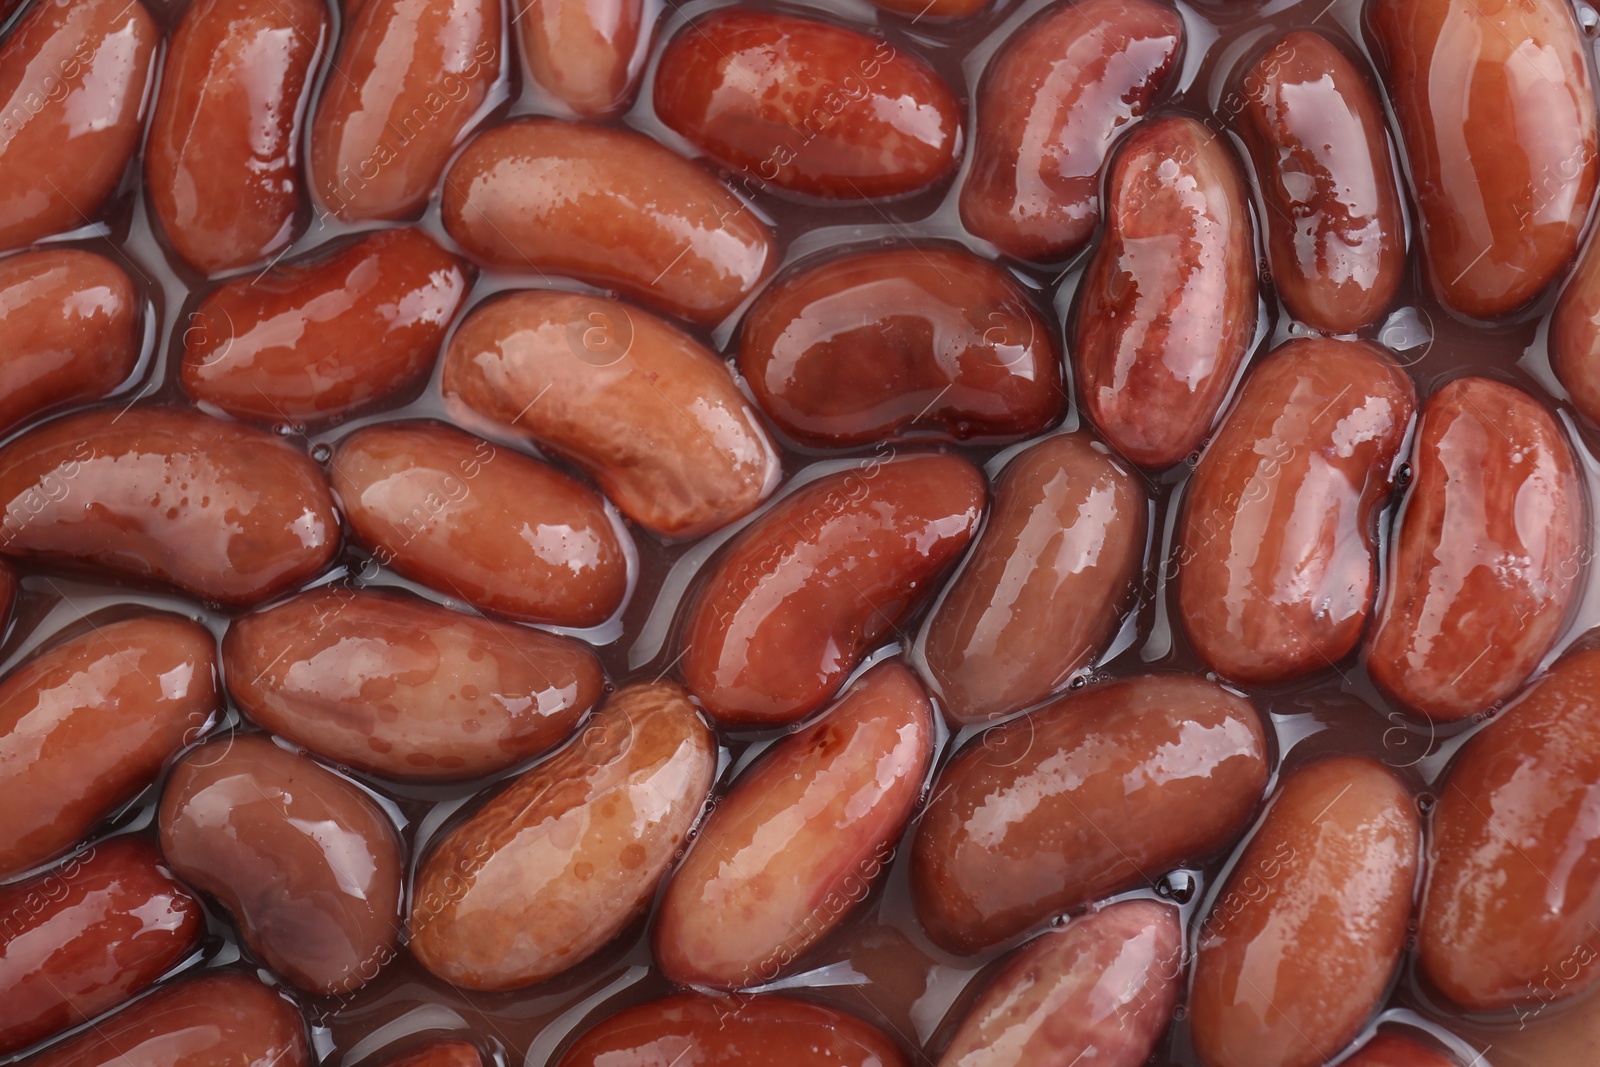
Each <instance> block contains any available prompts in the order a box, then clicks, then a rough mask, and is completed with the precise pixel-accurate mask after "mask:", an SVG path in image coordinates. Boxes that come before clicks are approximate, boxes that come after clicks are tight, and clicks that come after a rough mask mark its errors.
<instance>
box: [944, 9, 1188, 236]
mask: <svg viewBox="0 0 1600 1067" xmlns="http://www.w3.org/2000/svg"><path fill="white" fill-rule="evenodd" d="M1183 38H1184V34H1183V20H1182V19H1181V18H1179V17H1178V13H1177V12H1176V11H1174V10H1173V9H1172V8H1170V7H1168V6H1166V5H1165V4H1162V3H1156V2H1154V0H1079V2H1069V3H1059V4H1053V5H1051V6H1050V7H1048V8H1046V9H1045V10H1044V11H1043V12H1041V13H1040V14H1039V15H1038V16H1036V17H1035V18H1033V19H1032V20H1030V21H1029V22H1027V23H1026V24H1024V25H1023V26H1022V27H1021V28H1020V29H1018V30H1017V31H1016V32H1015V33H1013V34H1012V35H1011V37H1010V39H1009V40H1007V42H1006V43H1005V45H1004V47H1003V48H1002V50H1001V52H1000V54H999V55H998V56H997V57H996V58H995V59H994V60H993V61H992V62H991V63H990V64H989V68H988V70H987V71H986V73H985V74H984V77H983V82H982V84H981V85H980V87H979V90H978V126H977V133H976V135H975V143H974V145H973V156H972V170H971V172H970V173H968V175H967V177H966V182H965V184H964V185H963V186H962V188H961V221H962V222H964V223H966V226H967V229H969V230H971V231H972V232H973V234H975V235H976V236H978V237H981V238H983V239H984V240H985V241H989V242H992V243H993V244H995V245H998V246H999V248H1000V250H1001V251H1002V252H1005V253H1006V254H1007V255H1012V256H1016V257H1017V258H1018V259H1032V260H1060V259H1066V258H1067V257H1069V256H1071V255H1072V254H1073V253H1074V252H1076V251H1077V250H1078V249H1080V248H1082V247H1083V245H1084V244H1086V243H1087V242H1088V240H1089V238H1090V237H1091V236H1093V234H1094V229H1095V226H1096V224H1097V223H1098V222H1099V219H1100V167H1101V164H1102V163H1103V162H1104V161H1105V158H1106V155H1107V153H1109V152H1110V150H1111V145H1112V142H1113V141H1115V140H1116V139H1117V137H1118V136H1120V135H1121V134H1122V133H1123V131H1124V129H1125V128H1126V127H1127V126H1128V125H1129V124H1130V123H1133V122H1135V121H1137V120H1138V118H1139V117H1140V116H1141V115H1143V114H1144V112H1145V111H1146V110H1148V109H1149V108H1150V107H1152V106H1153V105H1154V104H1156V103H1157V102H1159V101H1160V100H1161V99H1162V98H1163V97H1164V96H1165V95H1166V89H1167V85H1168V82H1169V81H1170V79H1171V75H1172V71H1173V67H1174V66H1175V64H1176V63H1177V60H1178V53H1179V52H1180V51H1181V50H1182V48H1183Z"/></svg>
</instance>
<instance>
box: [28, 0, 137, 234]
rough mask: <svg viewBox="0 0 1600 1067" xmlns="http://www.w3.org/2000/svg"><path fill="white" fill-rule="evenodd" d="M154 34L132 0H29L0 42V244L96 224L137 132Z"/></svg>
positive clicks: (125, 164)
mask: <svg viewBox="0 0 1600 1067" xmlns="http://www.w3.org/2000/svg"><path fill="white" fill-rule="evenodd" d="M160 39H161V31H160V29H159V28H158V27H157V26H156V23H155V20H154V19H152V18H151V17H150V13H149V12H148V11H146V10H145V7H144V5H143V4H141V3H139V2H138V0H131V2H130V0H38V2H37V3H35V4H34V6H33V8H32V9H31V10H30V11H28V12H27V13H26V14H24V15H23V16H22V18H21V19H20V20H19V21H18V22H17V25H16V28H15V29H14V30H13V31H12V33H11V35H10V36H9V37H8V38H7V40H6V42H5V44H4V45H3V46H0V115H3V116H5V118H4V120H3V124H0V249H4V248H18V247H20V246H22V245H27V244H32V243H33V242H35V241H37V240H39V239H40V238H42V237H49V236H50V235H51V234H56V233H63V232H65V231H67V230H73V229H77V228H78V227H79V226H82V225H84V224H85V223H89V222H92V221H94V220H95V217H96V216H98V215H99V214H100V211H101V209H102V208H103V207H104V205H105V202H106V201H107V200H108V199H109V198H110V196H111V194H112V193H113V192H114V191H115V190H116V188H117V185H118V184H119V183H120V182H121V181H122V176H123V174H124V173H126V172H127V169H128V163H129V162H130V161H131V160H132V159H133V154H134V152H135V151H137V150H138V148H139V139H140V136H141V135H142V134H143V133H144V103H145V97H146V96H147V95H148V94H149V91H150V78H151V65H152V60H153V59H154V56H155V51H156V45H157V44H158V43H159V42H160Z"/></svg>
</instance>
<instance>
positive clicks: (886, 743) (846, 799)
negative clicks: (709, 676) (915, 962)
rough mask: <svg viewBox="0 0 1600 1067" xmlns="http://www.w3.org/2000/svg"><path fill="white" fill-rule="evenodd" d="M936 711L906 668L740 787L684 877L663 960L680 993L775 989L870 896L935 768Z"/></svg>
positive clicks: (886, 672) (659, 924) (715, 817)
mask: <svg viewBox="0 0 1600 1067" xmlns="http://www.w3.org/2000/svg"><path fill="white" fill-rule="evenodd" d="M933 743H934V737H933V708H932V706H931V705H930V704H929V703H928V698H927V696H926V694H924V693H923V691H922V687H921V686H920V685H918V684H917V680H916V678H915V676H913V675H912V673H911V672H910V671H909V670H907V669H906V668H905V667H903V666H901V665H900V664H899V663H896V662H888V663H881V664H879V665H878V666H876V667H873V668H872V669H871V670H870V671H868V672H867V673H866V674H865V675H863V676H862V677H861V679H860V680H859V681H858V682H856V684H855V685H853V686H851V687H850V688H849V689H847V690H845V693H844V695H843V696H842V697H840V698H839V701H838V703H837V704H835V705H834V706H833V708H831V709H830V710H829V711H828V712H827V714H826V715H824V716H823V717H822V718H821V719H819V720H818V721H817V722H815V723H812V724H811V725H810V726H809V727H807V728H806V729H804V730H802V731H801V732H800V733H798V734H795V735H794V736H792V737H787V738H784V739H783V740H782V741H779V742H778V743H777V744H776V745H775V746H774V747H773V748H772V750H771V751H770V752H768V753H767V754H765V755H764V756H763V757H762V759H761V761H760V762H759V763H757V764H756V765H755V766H754V767H752V768H751V769H750V770H748V771H746V772H745V773H744V774H743V775H741V776H740V777H739V779H738V780H737V781H736V782H735V783H734V786H733V789H732V790H731V791H730V792H729V793H728V795H727V796H726V797H725V798H724V799H723V801H722V803H720V804H719V805H717V807H716V809H715V810H714V811H713V812H712V813H711V817H710V819H709V820H707V822H706V825H705V827H704V828H703V829H702V830H701V831H700V837H699V839H698V840H697V841H696V842H695V844H694V846H693V847H692V848H690V849H689V854H688V855H687V856H686V857H684V860H683V863H682V865H681V866H679V868H678V869H677V870H676V871H674V872H673V875H672V880H671V881H670V882H668V883H667V890H666V892H665V893H664V894H663V895H662V898H661V905H660V907H659V908H658V910H657V913H656V925H655V932H654V947H655V957H656V961H657V962H658V963H659V964H660V965H661V969H662V970H663V971H664V972H665V973H666V975H667V977H668V978H670V979H672V980H673V981H674V982H677V983H678V984H679V985H694V986H700V987H709V988H716V989H739V988H745V987H749V986H754V985H762V984H765V983H767V982H770V981H772V980H773V979H774V978H776V977H777V976H778V975H779V974H781V973H783V972H784V971H785V970H788V969H789V965H790V964H791V963H793V962H794V961H795V960H797V959H801V958H803V957H804V955H805V953H806V950H807V949H809V948H811V947H812V946H813V945H815V944H816V943H817V942H818V941H819V940H821V939H822V938H823V937H824V936H826V935H827V934H828V933H829V932H830V931H832V930H833V929H834V928H835V927H837V926H838V925H839V923H840V922H842V921H844V919H845V917H846V916H847V915H849V914H850V913H851V912H852V911H853V910H854V909H855V908H856V907H857V906H858V905H859V904H860V903H861V901H862V900H864V899H865V898H866V896H867V893H868V892H869V891H870V890H871V888H872V883H873V882H874V880H875V879H876V878H877V876H878V875H879V873H881V872H882V870H883V869H884V868H885V867H887V866H888V863H889V860H890V858H891V857H892V856H893V855H894V845H895V842H896V841H898V840H899V839H900V834H901V832H902V831H903V830H904V829H905V825H906V821H907V820H908V819H910V818H911V813H912V810H913V808H914V807H915V806H916V803H917V800H918V796H919V794H920V792H921V789H922V782H923V779H924V778H925V777H926V776H927V773H928V768H929V766H930V765H931V764H932V762H933Z"/></svg>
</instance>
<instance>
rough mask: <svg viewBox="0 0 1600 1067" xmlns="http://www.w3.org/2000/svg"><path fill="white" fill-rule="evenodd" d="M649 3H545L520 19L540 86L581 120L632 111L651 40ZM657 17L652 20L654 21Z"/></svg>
mask: <svg viewBox="0 0 1600 1067" xmlns="http://www.w3.org/2000/svg"><path fill="white" fill-rule="evenodd" d="M645 6H646V5H645V0H540V3H538V4H536V5H534V6H533V7H531V8H527V9H525V10H524V11H523V12H522V13H521V15H520V16H519V17H518V18H516V19H515V20H514V21H515V22H516V24H517V27H518V30H519V31H520V34H521V40H522V54H523V56H524V58H525V59H526V61H527V64H528V74H529V76H530V77H531V78H532V79H533V82H534V84H535V85H537V86H539V88H541V89H543V90H544V91H545V92H546V93H548V94H549V95H550V96H552V97H554V98H555V99H556V100H559V101H560V102H561V103H562V104H565V105H566V106H567V107H568V108H570V109H572V111H573V112H574V113H575V114H576V115H577V116H578V117H579V118H585V119H606V118H610V117H611V116H613V115H616V114H619V113H621V112H623V111H626V110H627V109H628V105H630V104H632V103H633V98H634V96H635V95H636V94H637V93H638V91H639V76H640V75H641V74H643V73H644V58H645V57H644V56H643V55H642V54H641V53H640V47H639V46H640V44H641V43H645V41H644V39H646V38H648V37H649V36H650V30H651V26H650V24H649V19H647V17H646V11H645ZM653 18H654V15H653V14H652V15H651V16H650V19H653Z"/></svg>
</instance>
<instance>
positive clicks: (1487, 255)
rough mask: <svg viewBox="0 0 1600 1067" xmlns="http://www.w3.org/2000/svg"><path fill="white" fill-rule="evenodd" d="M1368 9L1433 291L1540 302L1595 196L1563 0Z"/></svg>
mask: <svg viewBox="0 0 1600 1067" xmlns="http://www.w3.org/2000/svg"><path fill="white" fill-rule="evenodd" d="M1367 17H1368V19H1369V24H1370V26H1371V30H1372V35H1373V38H1374V40H1375V42H1376V44H1377V48H1378V51H1379V53H1380V54H1381V55H1382V56H1383V59H1384V62H1385V64H1386V66H1387V70H1386V79H1385V80H1386V82H1387V84H1388V88H1389V100H1390V102H1391V103H1392V104H1393V106H1394V111H1395V117H1396V118H1397V119H1398V120H1399V123H1400V133H1401V135H1402V139H1403V140H1404V142H1405V149H1406V155H1407V157H1408V158H1409V161H1410V165H1411V166H1410V174H1411V187H1412V192H1413V195H1414V196H1415V197H1416V203H1417V210H1418V213H1419V214H1420V216H1421V223H1422V226H1421V236H1422V248H1423V252H1424V257H1425V259H1426V261H1427V264H1428V267H1429V274H1430V276H1431V281H1432V283H1433V288H1434V289H1435V291H1436V292H1437V293H1438V294H1439V296H1440V298H1441V299H1442V300H1443V301H1444V302H1445V303H1446V304H1448V305H1449V306H1450V307H1452V308H1454V309H1455V310H1456V311H1459V312H1461V313H1462V314H1463V315H1469V316H1472V317H1473V318H1480V319H1482V318H1493V317H1494V316H1497V315H1503V314H1505V313H1506V312H1509V311H1512V310H1514V309H1516V308H1518V307H1520V306H1521V305H1523V304H1526V303H1527V302H1528V301H1530V300H1532V299H1534V298H1535V297H1536V296H1538V295H1539V293H1540V292H1542V291H1543V290H1544V288H1545V286H1547V285H1548V284H1549V283H1550V281H1551V280H1552V279H1553V278H1555V276H1556V275H1557V274H1559V273H1560V272H1561V271H1562V269H1563V268H1565V267H1566V265H1567V262H1568V261H1569V260H1570V259H1571V258H1572V254H1573V253H1574V252H1575V251H1577V247H1578V236H1579V234H1580V232H1581V231H1582V229H1583V223H1584V219H1585V217H1586V216H1587V215H1588V213H1589V203H1590V201H1591V200H1593V199H1594V192H1595V180H1596V174H1597V167H1596V163H1595V151H1596V144H1595V142H1596V130H1595V101H1594V90H1593V88H1592V87H1591V86H1590V83H1589V64H1588V62H1587V61H1586V59H1585V58H1584V48H1585V45H1584V40H1583V35H1582V33H1580V32H1579V29H1578V25H1577V22H1576V21H1575V19H1574V18H1573V13H1572V7H1571V5H1569V4H1566V3H1564V2H1562V0H1525V2H1522V3H1516V4H1501V5H1497V6H1495V7H1494V8H1493V10H1492V11H1486V10H1485V9H1483V8H1482V7H1479V6H1478V5H1477V4H1475V3H1473V2H1472V0H1403V2H1402V0H1375V2H1374V3H1373V4H1372V5H1371V7H1370V9H1369V11H1368V13H1367Z"/></svg>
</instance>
